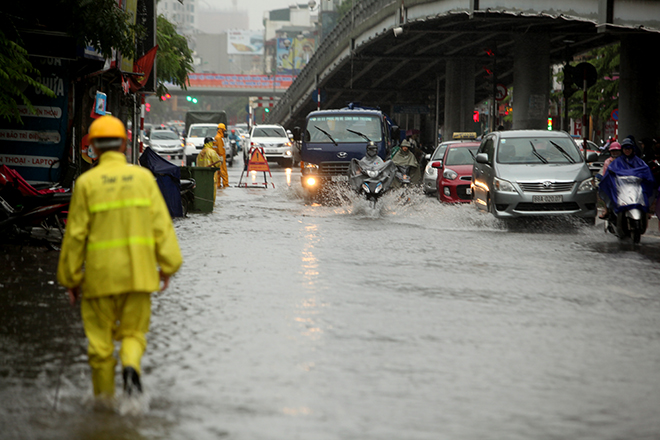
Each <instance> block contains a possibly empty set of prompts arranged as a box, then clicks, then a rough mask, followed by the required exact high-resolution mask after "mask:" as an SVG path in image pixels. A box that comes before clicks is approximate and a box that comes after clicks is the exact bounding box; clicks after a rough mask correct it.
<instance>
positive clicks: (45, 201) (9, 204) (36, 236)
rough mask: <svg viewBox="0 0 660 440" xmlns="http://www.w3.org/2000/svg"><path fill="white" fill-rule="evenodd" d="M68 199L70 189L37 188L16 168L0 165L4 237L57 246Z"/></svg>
mask: <svg viewBox="0 0 660 440" xmlns="http://www.w3.org/2000/svg"><path fill="white" fill-rule="evenodd" d="M70 202H71V191H70V190H69V189H67V188H48V189H41V190H37V189H36V188H34V187H33V186H32V185H30V184H29V183H28V182H27V181H26V180H25V179H23V177H21V175H20V174H18V173H17V172H16V171H14V170H12V169H11V168H9V167H7V166H6V165H3V166H1V167H0V233H1V235H2V236H3V239H4V240H6V241H9V242H16V241H17V242H25V241H29V240H41V241H43V243H44V244H46V246H47V247H49V248H51V249H58V246H59V244H60V243H61V242H62V238H63V237H64V228H65V224H66V217H67V212H68V208H69V203H70Z"/></svg>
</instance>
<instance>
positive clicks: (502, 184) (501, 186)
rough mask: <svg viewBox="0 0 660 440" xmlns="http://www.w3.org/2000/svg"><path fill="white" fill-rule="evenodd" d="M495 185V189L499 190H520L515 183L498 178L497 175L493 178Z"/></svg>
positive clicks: (513, 191)
mask: <svg viewBox="0 0 660 440" xmlns="http://www.w3.org/2000/svg"><path fill="white" fill-rule="evenodd" d="M493 186H495V191H499V192H511V193H517V192H518V191H516V187H515V186H513V183H511V182H509V181H508V180H504V179H498V178H497V177H495V178H494V179H493Z"/></svg>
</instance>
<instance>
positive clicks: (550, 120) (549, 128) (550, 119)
mask: <svg viewBox="0 0 660 440" xmlns="http://www.w3.org/2000/svg"><path fill="white" fill-rule="evenodd" d="M548 130H552V118H548Z"/></svg>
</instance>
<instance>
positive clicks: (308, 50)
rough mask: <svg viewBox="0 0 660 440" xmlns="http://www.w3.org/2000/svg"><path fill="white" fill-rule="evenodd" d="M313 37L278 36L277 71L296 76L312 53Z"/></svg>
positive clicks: (313, 47)
mask: <svg viewBox="0 0 660 440" xmlns="http://www.w3.org/2000/svg"><path fill="white" fill-rule="evenodd" d="M315 47H316V42H315V40H314V38H304V37H295V38H278V39H277V73H283V74H288V75H293V76H298V74H299V73H300V71H301V70H302V69H304V68H305V66H306V65H307V63H308V62H309V59H310V58H311V57H312V55H313V54H314V49H315Z"/></svg>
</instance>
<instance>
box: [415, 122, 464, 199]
mask: <svg viewBox="0 0 660 440" xmlns="http://www.w3.org/2000/svg"><path fill="white" fill-rule="evenodd" d="M453 138H454V139H453V140H451V141H445V142H442V143H441V144H440V145H438V146H437V147H436V149H435V151H433V153H432V154H428V155H427V156H426V160H427V163H426V167H424V176H423V177H422V189H423V190H424V193H426V194H435V193H436V192H437V190H438V183H437V181H438V169H437V168H433V167H432V166H431V163H432V162H437V161H439V160H442V159H443V158H444V157H445V151H447V147H448V146H449V145H452V144H456V143H460V142H470V141H474V140H475V139H476V138H477V134H476V133H472V132H469V133H464V132H456V133H454V134H453Z"/></svg>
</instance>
